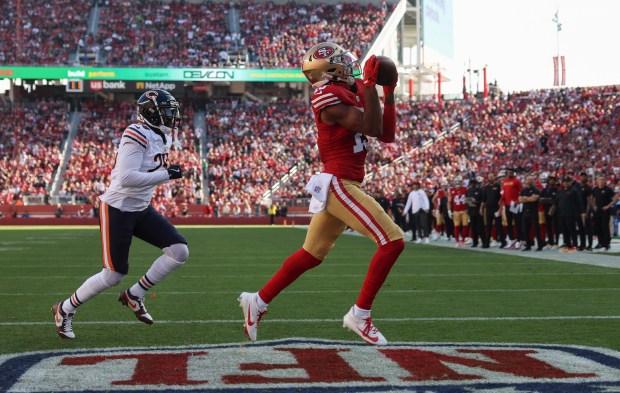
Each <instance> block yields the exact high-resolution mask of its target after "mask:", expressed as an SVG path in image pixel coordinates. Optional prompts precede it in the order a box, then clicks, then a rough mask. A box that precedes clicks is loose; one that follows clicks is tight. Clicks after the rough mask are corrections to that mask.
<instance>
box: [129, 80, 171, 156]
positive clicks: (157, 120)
mask: <svg viewBox="0 0 620 393" xmlns="http://www.w3.org/2000/svg"><path fill="white" fill-rule="evenodd" d="M138 120H140V121H142V122H144V123H146V124H147V125H148V126H149V127H151V128H154V129H157V130H159V131H161V132H162V133H163V134H164V135H170V134H171V133H172V132H174V142H173V144H174V145H175V146H176V147H181V143H180V142H179V140H178V129H179V124H180V123H181V112H180V106H179V103H178V102H177V100H175V99H174V97H173V96H172V95H171V94H170V93H168V92H166V91H163V90H151V91H147V92H146V93H144V94H143V95H142V96H141V97H140V98H139V99H138Z"/></svg>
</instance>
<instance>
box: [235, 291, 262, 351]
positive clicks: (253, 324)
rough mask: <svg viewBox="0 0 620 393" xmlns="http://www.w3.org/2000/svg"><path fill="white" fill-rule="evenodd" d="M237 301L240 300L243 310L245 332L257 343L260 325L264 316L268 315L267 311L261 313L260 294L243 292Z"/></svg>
mask: <svg viewBox="0 0 620 393" xmlns="http://www.w3.org/2000/svg"><path fill="white" fill-rule="evenodd" d="M237 300H239V307H241V308H242V309H243V327H244V328H245V330H244V332H245V334H246V335H247V336H248V339H249V340H250V341H256V334H257V333H258V323H259V322H260V320H261V319H262V318H263V315H265V314H267V310H263V311H261V310H260V308H259V307H258V292H255V293H248V292H242V293H241V295H239V298H238V299H237Z"/></svg>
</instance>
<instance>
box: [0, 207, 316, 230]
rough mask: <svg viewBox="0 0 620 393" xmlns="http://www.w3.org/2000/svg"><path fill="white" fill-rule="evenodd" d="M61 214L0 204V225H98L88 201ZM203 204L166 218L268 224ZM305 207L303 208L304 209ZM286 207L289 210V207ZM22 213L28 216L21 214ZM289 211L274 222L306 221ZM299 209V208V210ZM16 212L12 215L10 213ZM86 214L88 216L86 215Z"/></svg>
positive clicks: (196, 222) (175, 221)
mask: <svg viewBox="0 0 620 393" xmlns="http://www.w3.org/2000/svg"><path fill="white" fill-rule="evenodd" d="M62 207H63V212H62V216H61V217H58V218H57V217H55V213H56V206H52V205H28V206H16V205H0V212H1V213H2V216H3V217H2V218H0V225H99V220H98V219H97V218H93V217H92V212H91V208H92V206H91V205H63V206H62ZM203 208H204V206H202V205H192V206H191V208H190V209H189V217H174V218H170V222H172V223H173V224H175V225H269V222H270V221H269V217H268V216H264V217H219V218H216V217H203V215H202V211H203ZM306 209H307V208H304V211H305V212H307V210H306ZM289 211H290V210H289ZM24 213H27V214H28V215H29V216H30V217H29V218H24V217H23V215H24ZM295 213H297V212H292V215H290V216H288V217H276V220H275V223H276V225H307V224H309V223H310V218H311V217H310V216H306V215H303V216H297V215H296V214H295ZM299 213H301V211H300V212H299ZM14 215H16V217H15V218H14V217H13V216H14ZM86 216H88V217H86Z"/></svg>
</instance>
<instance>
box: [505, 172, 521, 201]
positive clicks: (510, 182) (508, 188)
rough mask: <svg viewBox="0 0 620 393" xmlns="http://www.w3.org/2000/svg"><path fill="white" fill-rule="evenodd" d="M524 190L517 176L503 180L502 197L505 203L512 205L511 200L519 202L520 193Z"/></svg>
mask: <svg viewBox="0 0 620 393" xmlns="http://www.w3.org/2000/svg"><path fill="white" fill-rule="evenodd" d="M521 190H523V185H522V184H521V181H520V180H519V179H517V178H516V177H508V178H506V179H504V181H503V182H502V192H503V194H502V198H503V199H504V205H506V206H510V202H515V203H517V202H518V201H519V194H520V193H521Z"/></svg>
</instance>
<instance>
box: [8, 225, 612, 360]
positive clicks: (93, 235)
mask: <svg viewBox="0 0 620 393" xmlns="http://www.w3.org/2000/svg"><path fill="white" fill-rule="evenodd" d="M181 232H182V233H183V234H184V235H185V236H186V238H187V239H188V242H189V247H190V259H189V260H188V262H187V263H186V264H185V266H183V267H181V268H180V269H179V270H177V271H176V272H174V273H173V275H171V276H170V277H169V278H168V279H167V280H165V281H163V282H162V283H160V284H158V285H157V286H156V287H154V288H153V289H152V290H151V296H152V298H151V297H149V298H147V300H146V305H147V307H148V310H149V312H150V313H151V315H153V317H154V318H155V320H156V323H155V324H154V325H152V326H147V325H144V324H142V323H140V322H138V321H137V320H135V318H134V316H133V314H132V313H131V312H130V311H129V309H127V308H125V307H122V306H121V305H120V303H119V302H118V301H117V294H118V292H119V291H120V290H121V289H124V288H126V287H128V286H130V285H132V284H133V283H134V282H135V280H136V279H138V278H139V277H140V276H141V275H142V274H143V273H144V272H145V271H146V269H147V268H148V267H149V266H150V263H151V262H152V261H153V260H154V259H155V258H156V257H157V256H158V255H159V254H160V251H159V250H157V249H155V248H153V247H151V246H149V245H147V244H145V243H143V242H142V241H140V240H137V239H136V240H134V246H133V249H132V253H131V262H130V273H129V276H128V277H126V278H125V281H124V282H123V283H121V285H119V286H118V287H116V288H112V289H110V290H108V291H107V292H105V293H104V294H103V295H101V296H98V297H96V298H95V299H93V300H91V301H90V302H88V303H86V304H85V305H83V306H82V307H81V308H80V309H79V311H78V313H77V314H76V317H75V318H74V331H75V333H76V335H77V338H76V339H75V340H61V339H60V338H59V337H58V336H57V335H56V333H55V330H54V324H53V320H52V314H51V311H50V307H51V306H52V304H54V302H56V301H58V300H61V299H65V298H66V297H67V296H68V295H70V294H71V293H72V292H73V291H74V290H75V289H76V288H77V287H78V286H79V285H80V284H81V283H82V282H83V281H84V280H85V279H86V278H87V277H89V276H91V275H92V274H94V273H96V272H98V271H99V269H100V267H101V257H100V256H101V249H100V242H99V237H98V234H99V232H98V229H96V228H89V229H84V228H82V229H39V230H36V229H24V230H13V229H6V228H4V229H3V230H0V304H1V305H2V307H1V310H2V313H1V314H0V328H1V329H2V332H3V334H1V335H0V353H17V352H24V351H33V350H43V349H55V348H94V347H127V346H165V345H188V344H211V343H223V342H243V341H245V336H244V334H243V332H242V330H243V327H242V323H243V322H242V315H241V309H240V308H239V305H238V302H237V300H236V299H237V296H238V294H239V292H241V291H256V290H258V289H260V287H261V286H262V284H264V283H265V282H266V280H267V279H268V278H269V277H270V276H271V274H272V273H273V272H275V270H276V269H277V268H278V267H279V266H280V264H281V263H282V260H283V259H284V258H285V257H286V256H288V255H289V254H290V253H291V252H293V251H295V250H296V249H298V248H299V247H300V246H301V244H302V242H303V239H304V236H305V231H304V230H302V229H294V228H224V227H222V228H181ZM374 249H375V245H374V244H373V243H371V242H370V241H369V240H367V239H364V238H361V237H357V236H342V237H341V239H340V240H339V241H338V243H337V244H336V246H335V247H334V249H333V251H332V253H331V254H330V255H329V256H328V258H327V259H326V260H325V261H324V262H323V264H322V265H321V266H319V267H318V268H316V269H314V270H312V271H310V272H308V273H306V274H305V275H304V276H302V278H301V279H299V280H298V281H297V282H296V283H294V284H293V285H292V286H291V287H289V288H288V289H287V290H285V291H284V292H283V293H282V294H281V295H280V296H279V297H278V298H276V299H275V300H274V301H273V302H272V304H271V305H270V306H269V314H268V315H267V316H265V318H264V319H263V322H262V323H261V328H260V330H259V340H261V339H263V340H266V339H276V338H286V337H308V338H326V339H340V340H351V341H357V337H356V336H354V335H353V334H352V333H350V332H348V331H347V330H345V329H343V328H342V323H341V320H342V316H343V315H344V314H345V313H346V312H347V310H348V309H349V307H350V306H351V305H352V304H353V303H354V302H355V299H356V297H357V293H358V290H359V288H360V286H361V283H362V281H363V279H364V275H365V272H366V268H367V266H368V261H369V260H370V257H371V255H372V253H373V251H374ZM619 300H620V270H617V269H611V268H603V267H596V266H588V265H580V264H573V263H561V262H553V261H545V260H536V259H524V258H523V259H522V258H519V256H518V255H515V256H511V255H508V256H505V255H497V254H490V253H479V252H474V251H468V250H452V249H446V248H440V247H432V246H422V245H416V246H413V245H411V244H407V247H406V249H405V251H404V252H403V254H402V256H401V258H400V260H399V261H398V262H397V264H396V265H395V267H394V269H393V270H392V273H391V275H390V277H389V278H388V280H387V282H386V284H385V286H384V287H383V290H382V292H380V293H379V296H378V297H377V300H376V301H375V304H374V307H373V316H374V319H375V323H376V325H377V327H379V328H380V329H381V331H382V333H383V334H384V335H385V336H386V337H387V339H388V340H390V341H405V342H420V341H425V342H446V341H449V342H507V343H565V344H582V345H588V346H596V347H606V348H612V349H615V350H620V334H619V333H618V332H620V318H619V317H618V316H620V301H619ZM610 316H612V317H615V318H608V317H610ZM606 317H607V318H606Z"/></svg>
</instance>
